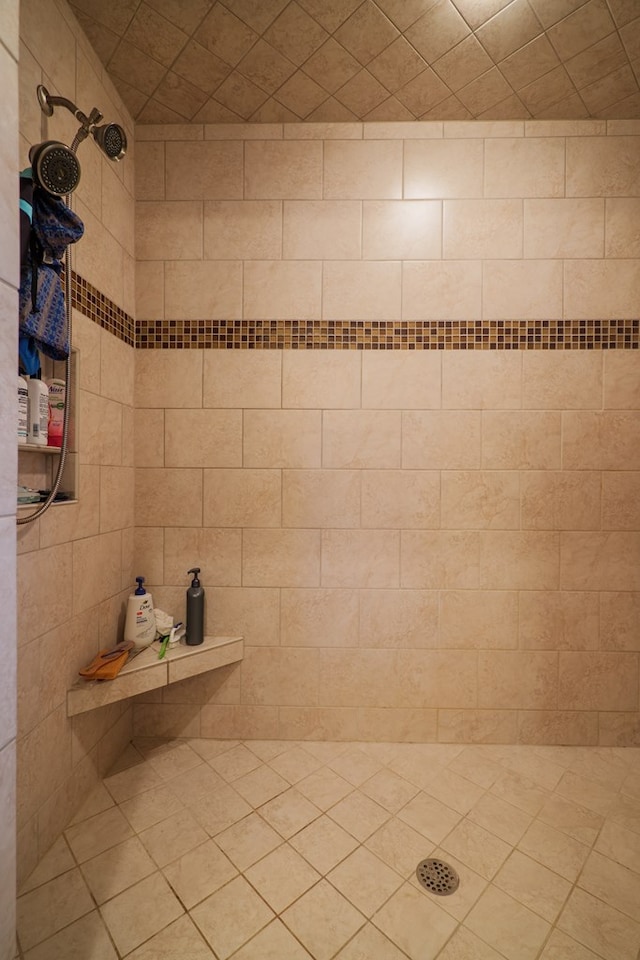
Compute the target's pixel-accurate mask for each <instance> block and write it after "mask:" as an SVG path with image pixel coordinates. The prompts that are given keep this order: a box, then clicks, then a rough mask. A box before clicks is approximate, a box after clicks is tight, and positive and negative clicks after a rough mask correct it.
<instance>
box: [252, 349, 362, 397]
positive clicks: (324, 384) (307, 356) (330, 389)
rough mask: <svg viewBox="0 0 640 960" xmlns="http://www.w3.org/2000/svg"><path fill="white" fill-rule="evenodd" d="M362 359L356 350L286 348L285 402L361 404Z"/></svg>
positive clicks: (284, 373)
mask: <svg viewBox="0 0 640 960" xmlns="http://www.w3.org/2000/svg"><path fill="white" fill-rule="evenodd" d="M361 362H362V361H361V355H360V354H359V353H358V352H357V351H355V350H344V351H341V352H340V353H337V352H333V351H330V350H306V351H301V350H286V351H284V352H283V354H282V406H283V407H310V408H315V409H317V408H321V409H322V408H324V409H329V408H332V407H333V408H336V407H337V408H338V409H342V408H345V407H346V408H349V407H359V406H360V369H361ZM245 406H246V404H245Z"/></svg>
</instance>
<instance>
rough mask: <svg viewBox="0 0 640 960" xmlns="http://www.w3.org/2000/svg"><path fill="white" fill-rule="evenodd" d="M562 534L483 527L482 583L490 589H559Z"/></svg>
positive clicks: (481, 539) (481, 547)
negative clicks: (487, 528) (485, 528)
mask: <svg viewBox="0 0 640 960" xmlns="http://www.w3.org/2000/svg"><path fill="white" fill-rule="evenodd" d="M559 578H560V535H559V534H558V533H555V532H537V531H536V532H530V531H526V530H523V531H511V530H508V531H502V530H491V531H483V532H481V534H480V586H481V587H483V588H486V589H487V590H556V589H557V588H558V585H559Z"/></svg>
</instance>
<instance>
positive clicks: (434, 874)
mask: <svg viewBox="0 0 640 960" xmlns="http://www.w3.org/2000/svg"><path fill="white" fill-rule="evenodd" d="M416 877H417V878H418V881H419V883H421V884H422V886H423V887H424V888H425V890H428V891H429V893H435V894H436V896H438V897H447V896H449V894H450V893H455V892H456V890H457V889H458V886H459V885H460V877H459V876H458V874H457V873H456V872H455V870H454V869H453V867H451V866H449V864H448V863H445V862H444V860H433V859H429V860H421V861H420V863H419V864H418V866H417V867H416Z"/></svg>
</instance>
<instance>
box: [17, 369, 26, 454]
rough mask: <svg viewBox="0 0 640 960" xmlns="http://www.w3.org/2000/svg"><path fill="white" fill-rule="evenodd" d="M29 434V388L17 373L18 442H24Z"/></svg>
mask: <svg viewBox="0 0 640 960" xmlns="http://www.w3.org/2000/svg"><path fill="white" fill-rule="evenodd" d="M28 435H29V388H28V387H27V381H26V380H25V379H24V377H21V376H19V375H18V443H26V442H27V437H28Z"/></svg>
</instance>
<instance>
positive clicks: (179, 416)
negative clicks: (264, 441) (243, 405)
mask: <svg viewBox="0 0 640 960" xmlns="http://www.w3.org/2000/svg"><path fill="white" fill-rule="evenodd" d="M164 462H165V466H167V467H239V466H240V465H241V464H242V411H241V410H201V409H196V410H184V409H180V410H170V409H167V410H165V413H164Z"/></svg>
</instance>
